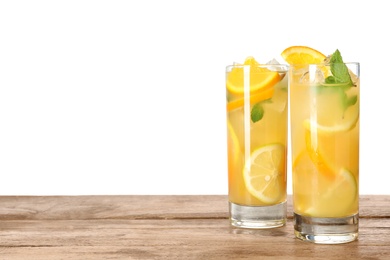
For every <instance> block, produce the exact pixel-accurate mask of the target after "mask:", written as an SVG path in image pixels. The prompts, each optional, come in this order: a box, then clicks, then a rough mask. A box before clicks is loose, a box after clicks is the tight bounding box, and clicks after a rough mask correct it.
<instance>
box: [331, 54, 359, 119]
mask: <svg viewBox="0 0 390 260" xmlns="http://www.w3.org/2000/svg"><path fill="white" fill-rule="evenodd" d="M329 66H330V71H331V72H332V75H331V76H328V77H327V78H326V79H325V84H324V87H331V88H337V90H338V91H339V93H340V98H341V103H342V106H343V108H344V111H345V110H347V108H348V107H350V106H353V105H355V104H356V102H357V96H356V95H352V96H350V97H348V96H347V94H346V92H345V91H346V90H347V89H349V88H350V87H353V86H355V85H354V83H353V81H352V78H351V75H350V74H349V71H348V67H347V65H345V63H344V61H343V58H342V57H341V53H340V51H339V50H338V49H337V50H336V51H335V52H334V53H333V54H332V55H331V57H330V60H329ZM327 84H330V86H329V85H327Z"/></svg>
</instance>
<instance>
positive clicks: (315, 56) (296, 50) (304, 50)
mask: <svg viewBox="0 0 390 260" xmlns="http://www.w3.org/2000/svg"><path fill="white" fill-rule="evenodd" d="M281 56H282V57H283V59H284V60H285V61H286V62H287V63H288V64H290V65H293V64H294V65H296V64H319V63H322V62H324V60H325V59H326V56H325V55H324V54H322V53H321V52H319V51H317V50H315V49H313V48H310V47H307V46H291V47H288V48H286V49H285V50H284V51H283V52H282V53H281Z"/></svg>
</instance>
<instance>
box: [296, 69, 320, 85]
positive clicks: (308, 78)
mask: <svg viewBox="0 0 390 260" xmlns="http://www.w3.org/2000/svg"><path fill="white" fill-rule="evenodd" d="M298 73H300V74H302V76H301V78H300V79H299V83H306V84H307V83H314V84H320V83H323V82H324V80H325V76H324V73H323V71H322V70H321V69H320V68H319V67H317V66H309V68H304V69H301V71H299V72H298Z"/></svg>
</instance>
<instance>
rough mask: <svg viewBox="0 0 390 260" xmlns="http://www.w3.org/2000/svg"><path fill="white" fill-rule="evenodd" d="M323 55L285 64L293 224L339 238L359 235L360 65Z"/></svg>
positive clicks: (320, 238) (304, 235) (306, 232)
mask: <svg viewBox="0 0 390 260" xmlns="http://www.w3.org/2000/svg"><path fill="white" fill-rule="evenodd" d="M290 51H291V49H290ZM300 51H301V52H306V51H308V52H310V51H313V50H300ZM314 55H316V54H314ZM317 55H319V54H317ZM323 57H324V58H325V60H324V61H322V62H321V63H319V64H290V66H291V67H290V73H289V79H290V86H289V88H290V110H291V144H292V146H291V151H292V175H293V177H292V180H293V204H294V205H293V208H294V229H295V235H296V237H298V238H300V239H302V240H306V241H310V242H314V243H322V244H338V243H347V242H351V241H354V240H356V239H357V237H358V207H359V103H360V95H359V94H360V93H359V91H360V79H359V70H360V65H359V63H353V62H352V63H345V62H343V60H342V57H341V54H340V52H339V51H338V50H336V51H335V52H334V53H333V54H332V55H330V56H328V57H325V55H323Z"/></svg>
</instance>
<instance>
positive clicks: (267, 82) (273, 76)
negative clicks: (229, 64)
mask: <svg viewBox="0 0 390 260" xmlns="http://www.w3.org/2000/svg"><path fill="white" fill-rule="evenodd" d="M244 65H249V66H250V73H249V87H250V93H251V94H252V93H257V92H260V91H263V90H265V89H268V88H272V87H273V86H274V85H275V84H276V83H277V82H279V81H280V76H279V73H278V72H277V71H271V70H269V69H267V68H262V67H261V66H259V65H260V64H259V63H258V62H257V61H256V60H255V59H254V58H253V57H249V58H247V59H246V60H245V63H244ZM244 80H245V75H244V67H243V66H242V65H236V66H233V68H232V70H231V71H230V72H229V73H228V75H227V79H226V88H227V89H228V91H230V92H231V93H233V94H243V93H244V91H245V90H244Z"/></svg>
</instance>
